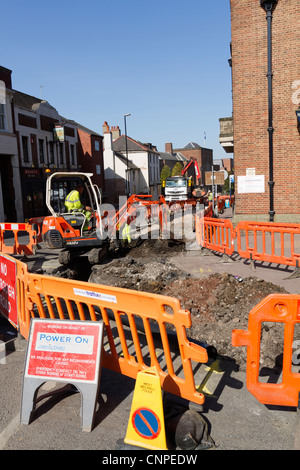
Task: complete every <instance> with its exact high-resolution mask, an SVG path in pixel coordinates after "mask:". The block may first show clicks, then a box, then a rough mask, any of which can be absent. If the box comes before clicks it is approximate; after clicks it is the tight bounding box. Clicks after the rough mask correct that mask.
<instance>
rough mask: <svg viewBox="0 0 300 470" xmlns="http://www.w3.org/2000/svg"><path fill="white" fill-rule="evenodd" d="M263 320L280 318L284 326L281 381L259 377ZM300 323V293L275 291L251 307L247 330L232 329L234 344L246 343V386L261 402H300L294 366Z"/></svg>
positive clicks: (271, 403) (299, 387) (299, 383)
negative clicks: (290, 293)
mask: <svg viewBox="0 0 300 470" xmlns="http://www.w3.org/2000/svg"><path fill="white" fill-rule="evenodd" d="M263 322H280V323H281V324H282V325H283V326H284V345H283V366H282V379H281V381H280V383H264V382H260V381H259V367H260V342H261V325H262V323H263ZM298 323H300V296H299V295H289V294H272V295H269V296H268V297H266V298H265V299H263V300H262V301H261V302H260V303H259V304H258V305H257V306H256V307H255V308H253V309H252V310H251V312H250V314H249V320H248V330H247V331H244V330H233V332H232V345H233V346H247V388H248V390H249V391H250V392H251V393H252V394H253V395H254V396H255V398H256V399H257V400H258V401H260V402H261V403H264V404H266V405H279V406H293V407H296V406H297V405H298V398H299V391H300V373H298V372H293V370H292V354H293V341H294V330H295V326H296V324H298ZM274 359H275V358H274ZM298 368H299V367H298Z"/></svg>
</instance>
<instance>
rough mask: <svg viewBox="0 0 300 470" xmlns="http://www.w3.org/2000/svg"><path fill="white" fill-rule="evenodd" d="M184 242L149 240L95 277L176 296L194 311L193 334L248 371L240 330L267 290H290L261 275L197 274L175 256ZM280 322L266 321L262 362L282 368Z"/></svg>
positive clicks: (102, 281) (94, 279)
mask: <svg viewBox="0 0 300 470" xmlns="http://www.w3.org/2000/svg"><path fill="white" fill-rule="evenodd" d="M183 249H184V247H183V246H180V245H176V246H172V247H170V246H168V242H167V241H161V240H148V241H146V242H144V243H143V244H142V245H141V246H140V247H137V248H134V249H133V250H131V251H130V253H129V254H127V255H126V256H124V257H123V258H118V259H113V260H107V262H106V263H105V264H102V265H99V266H94V267H93V269H92V273H91V275H90V277H89V282H93V283H97V284H104V285H110V286H115V287H122V288H126V289H133V290H139V291H144V292H151V293H156V294H163V295H168V296H171V297H176V298H177V299H178V300H179V301H180V303H181V307H182V308H183V309H187V310H189V311H190V312H191V318H192V327H191V328H190V329H189V330H187V336H188V337H189V338H191V339H195V340H199V341H204V342H206V343H207V344H209V345H211V346H214V347H215V348H216V349H217V352H218V354H219V355H220V356H222V357H223V358H227V359H230V360H234V361H235V362H236V363H237V364H238V366H239V367H240V369H241V370H245V364H246V348H245V347H242V348H241V347H239V348H234V347H233V346H232V345H231V334H232V330H234V329H243V330H247V327H248V317H249V312H250V310H251V309H252V308H253V307H255V306H256V305H257V304H258V303H259V302H260V301H261V300H262V299H264V298H265V297H266V296H267V295H269V294H273V293H287V292H286V291H285V290H284V289H283V288H281V287H279V286H276V285H274V284H272V283H270V282H266V281H263V280H261V279H258V278H256V277H249V278H244V279H241V278H237V277H235V276H232V275H230V274H227V273H225V274H217V273H216V274H211V275H210V276H208V277H206V278H200V279H198V278H193V277H192V276H191V275H190V274H189V273H185V272H183V271H180V270H179V269H178V268H177V267H176V266H174V265H173V264H172V262H171V260H170V257H171V256H174V251H175V252H176V251H177V252H180V251H183ZM282 333H283V332H282V328H281V327H280V326H279V324H277V323H265V324H263V326H262V334H263V339H262V342H261V346H262V348H261V364H262V365H263V367H265V368H271V369H273V370H274V371H275V372H278V373H279V372H280V364H281V360H282V357H281V353H282V341H283V334H282Z"/></svg>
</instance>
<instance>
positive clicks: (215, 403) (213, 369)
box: [0, 209, 300, 466]
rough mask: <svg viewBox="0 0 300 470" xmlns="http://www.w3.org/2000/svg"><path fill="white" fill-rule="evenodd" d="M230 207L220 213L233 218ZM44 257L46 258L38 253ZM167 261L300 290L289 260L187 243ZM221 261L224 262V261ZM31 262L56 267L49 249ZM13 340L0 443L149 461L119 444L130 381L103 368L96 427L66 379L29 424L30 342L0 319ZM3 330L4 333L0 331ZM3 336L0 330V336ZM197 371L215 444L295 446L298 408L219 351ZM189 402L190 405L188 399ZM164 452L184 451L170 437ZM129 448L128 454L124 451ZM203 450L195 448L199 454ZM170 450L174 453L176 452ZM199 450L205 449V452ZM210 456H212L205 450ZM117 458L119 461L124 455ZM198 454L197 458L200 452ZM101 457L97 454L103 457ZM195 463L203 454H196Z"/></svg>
mask: <svg viewBox="0 0 300 470" xmlns="http://www.w3.org/2000/svg"><path fill="white" fill-rule="evenodd" d="M230 211H231V209H228V210H227V213H225V214H224V216H226V217H230ZM43 256H44V259H42V258H43ZM172 261H173V262H174V263H175V264H176V265H177V266H178V267H180V268H181V269H183V270H185V271H186V272H190V273H191V274H192V275H193V276H195V277H199V278H200V277H203V276H208V275H209V274H212V273H214V272H216V273H223V272H228V273H231V274H233V275H236V276H239V277H241V278H245V277H249V276H257V277H259V278H261V279H264V280H266V281H270V282H272V283H274V284H275V285H279V286H282V287H284V288H285V289H286V290H287V292H289V293H291V294H299V293H300V289H299V287H300V278H293V277H290V276H291V275H293V272H294V268H293V267H285V266H277V265H276V266H273V265H270V264H269V263H255V269H254V268H253V266H251V264H250V263H249V261H246V260H243V259H241V258H239V257H238V256H236V255H234V256H233V257H232V259H231V260H230V261H229V260H227V259H226V260H225V259H222V257H221V256H220V255H216V254H209V255H207V256H206V255H205V254H204V253H203V252H202V251H199V250H198V251H197V250H192V251H187V252H186V253H184V254H179V255H176V257H173V258H172ZM224 261H226V262H224ZM30 263H31V265H32V266H33V265H35V267H36V268H38V267H43V268H45V267H47V268H49V269H50V270H51V269H53V268H54V267H55V263H56V260H55V259H54V258H53V255H52V254H51V253H49V252H47V251H46V252H45V253H44V255H43V254H42V255H38V256H37V258H36V260H35V261H34V260H32V259H31V260H30ZM1 334H2V335H6V340H7V337H8V338H9V339H11V341H10V342H9V343H7V345H6V350H5V355H3V353H2V355H1V346H2V350H3V343H2V344H1V343H0V380H1V387H0V402H1V407H0V450H100V451H102V453H101V456H100V462H101V463H107V462H106V461H104V458H106V457H105V456H107V455H109V456H117V455H118V456H121V455H123V452H122V451H124V455H131V454H135V453H137V454H138V456H139V457H138V460H136V462H135V463H132V466H135V465H136V464H137V463H138V461H139V463H143V464H152V463H151V461H150V460H148V459H147V457H146V456H147V455H148V454H149V453H150V454H153V453H154V451H151V450H147V449H145V448H143V447H138V449H139V450H142V451H144V453H142V454H141V453H140V452H138V451H137V449H134V448H133V447H131V446H128V445H126V444H125V443H124V439H125V437H126V432H127V426H128V419H129V414H130V410H131V405H132V400H133V395H134V386H135V380H133V379H131V378H128V377H126V376H123V375H121V374H118V373H116V372H113V371H110V370H108V369H104V368H102V370H101V381H100V390H99V397H98V403H97V408H96V412H95V420H94V426H93V429H92V431H91V432H84V431H83V430H82V426H81V403H82V395H81V393H78V392H77V393H76V391H74V388H71V389H70V387H69V386H68V385H67V384H58V383H56V382H55V381H54V382H51V381H50V382H45V383H44V384H43V385H42V387H41V388H40V389H39V392H38V395H37V396H38V398H39V401H38V403H37V404H36V407H35V410H34V411H33V414H32V419H31V421H30V423H29V424H21V422H20V405H21V397H22V388H23V380H24V379H23V372H24V362H25V358H26V349H27V342H26V341H25V340H24V339H23V338H22V337H20V336H19V335H16V332H15V331H14V330H13V329H12V327H11V326H10V325H9V324H7V322H6V321H5V320H4V319H2V320H0V335H1ZM2 337H3V336H2ZM0 339H1V336H0ZM198 369H200V372H199V371H198V375H197V376H196V377H195V382H196V384H197V385H198V386H199V389H200V390H201V391H202V392H203V393H204V394H205V403H204V405H203V406H202V408H201V416H202V417H203V418H204V420H205V421H206V422H207V425H208V429H209V433H210V436H211V438H212V439H213V441H214V443H215V446H214V448H213V449H211V450H210V452H212V451H213V450H216V451H220V450H293V449H295V450H298V449H299V448H300V447H299V444H298V437H299V423H300V420H299V412H298V410H297V408H288V407H275V406H265V405H263V404H261V403H259V402H258V401H257V400H256V399H255V398H254V397H253V396H252V395H251V394H250V393H249V391H248V390H247V386H246V374H245V372H242V371H240V370H238V368H237V367H236V366H235V364H234V363H231V362H228V361H223V360H221V359H220V358H217V359H216V360H213V359H212V360H210V361H209V362H208V363H207V364H205V365H201V367H200V368H198ZM185 404H186V405H189V406H190V407H193V404H191V403H190V404H187V403H185ZM168 448H169V453H170V454H171V453H174V452H175V454H176V455H177V456H178V454H180V455H181V454H182V455H184V451H182V450H178V449H177V450H176V448H175V447H174V445H172V444H171V443H170V444H169V447H168ZM128 451H130V453H129V452H128ZM200 452H201V451H200V450H199V451H197V455H198V454H199V455H200ZM175 454H174V455H175ZM202 455H203V454H202ZM210 456H212V455H210ZM118 458H119V461H115V463H122V462H121V460H120V459H121V457H118ZM199 458H200V457H199ZM101 459H102V460H101ZM199 462H200V461H199Z"/></svg>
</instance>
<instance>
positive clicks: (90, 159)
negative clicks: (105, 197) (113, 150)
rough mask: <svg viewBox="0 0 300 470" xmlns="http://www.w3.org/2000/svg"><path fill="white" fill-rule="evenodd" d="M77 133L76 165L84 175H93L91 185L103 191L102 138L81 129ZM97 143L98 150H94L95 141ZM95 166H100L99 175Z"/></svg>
mask: <svg viewBox="0 0 300 470" xmlns="http://www.w3.org/2000/svg"><path fill="white" fill-rule="evenodd" d="M77 131H78V147H77V155H78V163H79V165H81V171H82V172H84V173H93V178H92V180H93V183H95V184H97V185H98V186H99V188H101V189H102V190H104V169H103V142H102V141H103V137H102V136H96V135H91V134H89V133H87V132H85V131H83V130H82V129H77ZM96 140H97V141H98V142H99V150H96V149H95V141H96ZM96 165H100V168H101V170H100V175H97V172H96Z"/></svg>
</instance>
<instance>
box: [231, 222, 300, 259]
mask: <svg viewBox="0 0 300 470" xmlns="http://www.w3.org/2000/svg"><path fill="white" fill-rule="evenodd" d="M235 232H236V237H237V250H238V253H239V255H240V256H241V257H242V258H249V259H253V260H260V261H267V262H271V263H278V264H285V265H290V266H296V265H297V262H299V260H300V237H299V236H300V224H284V223H268V222H239V223H238V225H237V226H236V228H235ZM243 235H244V236H243ZM296 236H298V237H299V238H298V240H297V241H298V252H296V245H297V241H296V240H295V237H296ZM267 237H269V239H270V242H269V243H267ZM243 243H244V244H245V247H244V248H243V246H242V244H243ZM251 245H252V246H251ZM268 247H269V249H270V251H269V252H268Z"/></svg>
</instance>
